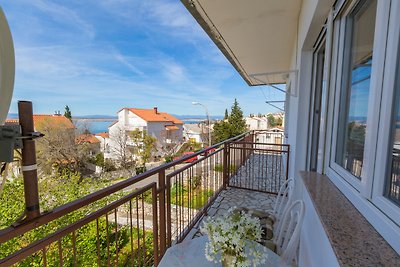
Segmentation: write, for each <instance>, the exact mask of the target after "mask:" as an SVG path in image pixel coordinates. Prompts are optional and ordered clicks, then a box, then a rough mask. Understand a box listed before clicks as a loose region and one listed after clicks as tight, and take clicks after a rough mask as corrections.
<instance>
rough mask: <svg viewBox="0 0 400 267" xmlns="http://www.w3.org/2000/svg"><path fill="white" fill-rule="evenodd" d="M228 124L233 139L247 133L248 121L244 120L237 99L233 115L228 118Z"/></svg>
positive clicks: (232, 110) (232, 111) (233, 107)
mask: <svg viewBox="0 0 400 267" xmlns="http://www.w3.org/2000/svg"><path fill="white" fill-rule="evenodd" d="M228 123H229V125H230V136H231V137H234V136H237V135H239V134H242V133H245V132H246V131H247V127H246V121H245V120H244V118H243V111H242V109H241V108H240V107H239V103H238V102H237V100H236V98H235V102H234V103H233V106H232V109H231V115H230V116H229V118H228Z"/></svg>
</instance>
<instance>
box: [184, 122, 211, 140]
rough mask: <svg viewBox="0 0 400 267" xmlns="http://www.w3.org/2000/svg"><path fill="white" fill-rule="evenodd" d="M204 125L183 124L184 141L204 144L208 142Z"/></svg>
mask: <svg viewBox="0 0 400 267" xmlns="http://www.w3.org/2000/svg"><path fill="white" fill-rule="evenodd" d="M205 127H206V126H205V125H204V124H184V125H183V137H184V138H185V140H188V141H190V142H196V143H204V142H205V141H207V140H208V137H207V135H208V132H207V131H208V129H206V128H205Z"/></svg>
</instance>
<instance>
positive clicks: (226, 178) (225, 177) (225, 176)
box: [223, 142, 230, 189]
mask: <svg viewBox="0 0 400 267" xmlns="http://www.w3.org/2000/svg"><path fill="white" fill-rule="evenodd" d="M229 145H230V144H229V143H227V142H226V143H224V161H223V166H224V173H223V180H224V189H226V187H227V186H228V185H229V166H228V165H229Z"/></svg>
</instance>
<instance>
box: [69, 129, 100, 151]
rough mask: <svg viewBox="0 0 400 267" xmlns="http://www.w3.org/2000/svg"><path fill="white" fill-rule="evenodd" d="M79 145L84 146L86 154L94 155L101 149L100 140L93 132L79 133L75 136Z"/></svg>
mask: <svg viewBox="0 0 400 267" xmlns="http://www.w3.org/2000/svg"><path fill="white" fill-rule="evenodd" d="M75 142H76V144H77V145H79V146H84V147H85V150H86V151H87V155H88V156H95V155H96V154H98V153H99V152H100V151H101V149H100V147H101V141H100V140H99V139H98V138H97V137H96V136H95V135H93V134H81V135H78V136H77V137H76V138H75Z"/></svg>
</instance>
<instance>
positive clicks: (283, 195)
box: [273, 178, 294, 235]
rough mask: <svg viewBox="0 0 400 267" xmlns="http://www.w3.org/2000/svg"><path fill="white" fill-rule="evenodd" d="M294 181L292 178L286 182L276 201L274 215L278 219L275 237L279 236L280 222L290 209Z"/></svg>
mask: <svg viewBox="0 0 400 267" xmlns="http://www.w3.org/2000/svg"><path fill="white" fill-rule="evenodd" d="M293 187H294V179H293V178H290V179H288V180H286V182H284V183H283V184H282V186H281V188H280V189H279V192H278V196H277V198H276V201H275V205H274V209H273V214H274V216H275V217H276V222H275V227H274V229H275V230H274V235H275V234H278V231H279V229H280V224H281V223H280V222H281V219H282V217H283V214H284V213H285V211H286V210H287V209H288V208H289V205H290V202H291V201H292V196H293V193H292V192H293Z"/></svg>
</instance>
